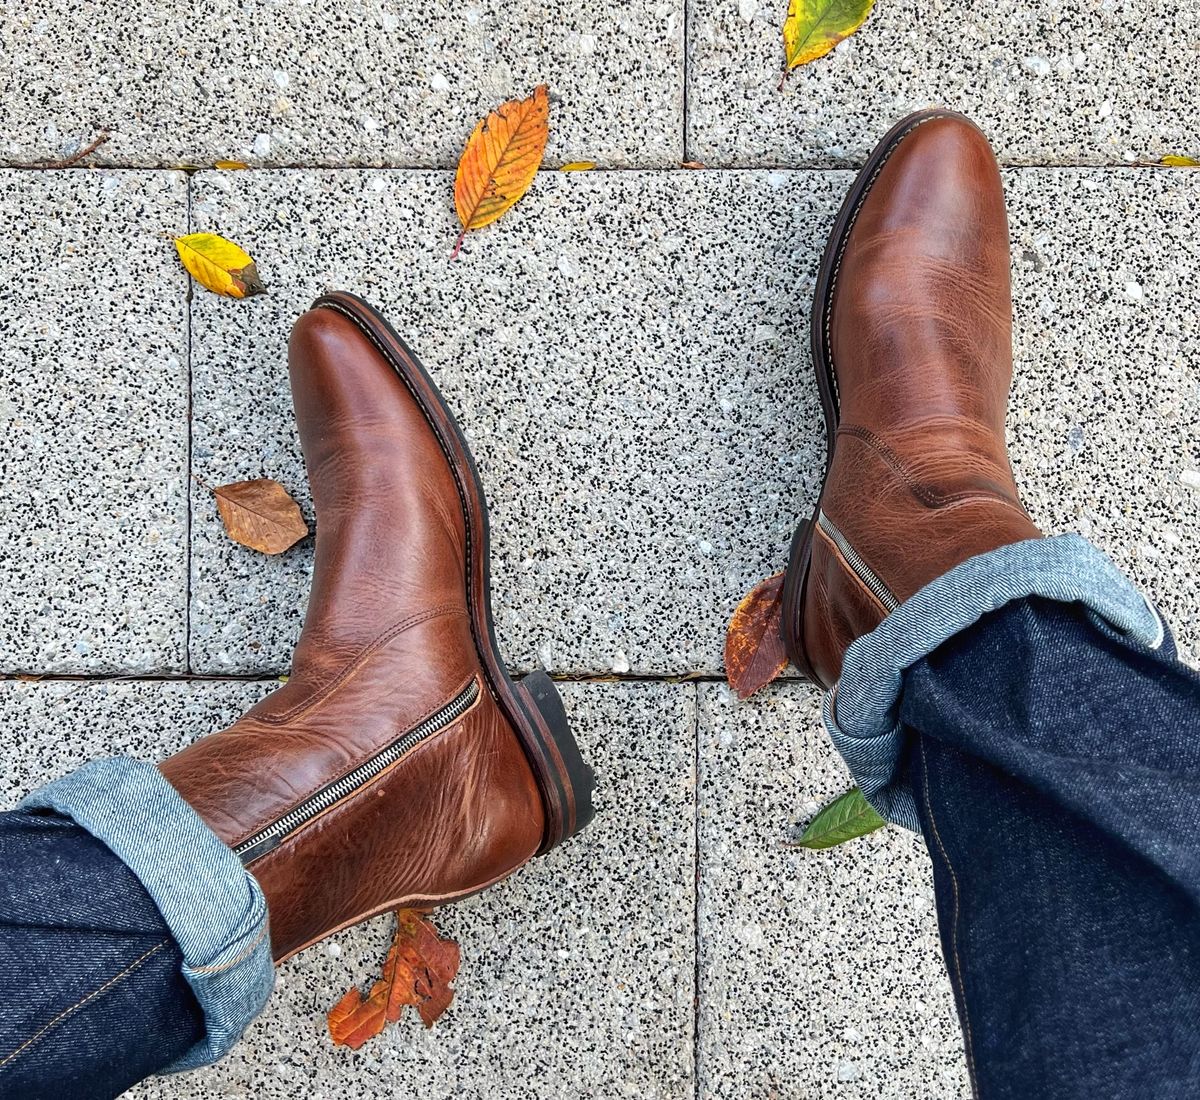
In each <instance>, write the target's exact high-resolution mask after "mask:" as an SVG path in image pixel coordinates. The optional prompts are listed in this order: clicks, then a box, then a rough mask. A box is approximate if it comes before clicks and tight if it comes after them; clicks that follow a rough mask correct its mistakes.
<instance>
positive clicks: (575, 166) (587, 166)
mask: <svg viewBox="0 0 1200 1100" xmlns="http://www.w3.org/2000/svg"><path fill="white" fill-rule="evenodd" d="M595 167H596V162H595V161H594V160H573V161H570V162H568V163H567V164H564V165H563V166H562V167H561V168H560V169H559V171H560V172H590V171H591V170H592V169H593V168H595Z"/></svg>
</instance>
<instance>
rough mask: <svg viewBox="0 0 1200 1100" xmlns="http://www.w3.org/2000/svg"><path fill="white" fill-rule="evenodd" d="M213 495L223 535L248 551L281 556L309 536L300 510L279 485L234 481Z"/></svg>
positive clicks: (264, 481) (262, 480)
mask: <svg viewBox="0 0 1200 1100" xmlns="http://www.w3.org/2000/svg"><path fill="white" fill-rule="evenodd" d="M213 494H214V495H215V496H216V498H217V511H218V512H220V513H221V521H222V522H223V523H224V524H225V532H226V534H228V535H229V537H230V538H231V539H233V541H234V542H240V543H241V544H242V545H243V546H248V547H250V549H251V550H261V551H262V552H263V553H264V554H282V553H283V551H284V550H286V549H287V548H288V547H289V546H292V545H294V544H295V543H297V542H299V541H300V540H301V539H302V538H304V536H305V535H307V534H308V524H307V523H305V522H304V517H303V516H302V515H301V514H300V506H299V505H298V504H297V503H296V502H295V501H294V500H292V498H291V497H290V496H289V495H288V491H287V490H286V489H285V488H284V487H283V486H282V485H280V484H279V482H278V481H272V480H271V479H270V478H267V477H260V478H255V479H254V480H253V481H235V482H233V483H232V484H230V485H221V486H218V487H217V488H216V489H214V490H213Z"/></svg>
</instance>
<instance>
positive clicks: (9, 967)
mask: <svg viewBox="0 0 1200 1100" xmlns="http://www.w3.org/2000/svg"><path fill="white" fill-rule="evenodd" d="M0 868H3V874H2V875H0V1005H2V1006H3V1007H2V1008H0V1097H11V1098H13V1100H16V1098H21V1100H39V1098H42V1097H46V1098H49V1100H63V1098H64V1097H72V1098H80V1100H90V1098H93V1097H95V1098H100V1097H113V1096H117V1095H118V1094H119V1093H121V1092H123V1091H124V1090H125V1089H127V1088H129V1087H130V1086H131V1085H132V1084H134V1083H135V1082H137V1081H139V1080H141V1079H142V1078H144V1077H147V1076H149V1075H150V1074H152V1073H154V1072H156V1071H158V1070H161V1069H163V1068H164V1067H166V1066H167V1065H169V1064H170V1063H172V1062H174V1061H175V1060H176V1059H178V1058H179V1057H181V1056H182V1055H183V1054H184V1053H185V1052H186V1051H187V1050H188V1049H190V1048H191V1047H193V1046H194V1045H195V1044H196V1043H197V1042H199V1041H200V1039H201V1038H202V1037H203V1035H204V1018H203V1014H202V1013H201V1010H200V1006H199V1004H198V1003H197V1001H196V998H195V996H194V995H193V993H192V990H191V987H190V986H189V984H188V982H187V981H186V980H185V978H184V976H183V973H182V962H183V957H182V954H181V952H180V950H179V947H178V946H177V944H176V942H175V940H174V938H173V937H172V935H171V932H170V931H169V930H168V928H167V926H166V924H165V923H164V921H163V918H162V916H161V915H160V913H159V910H158V908H157V907H156V906H155V904H154V902H153V901H152V900H151V898H150V896H149V894H147V892H146V890H145V888H144V887H143V886H142V884H141V882H140V881H139V880H138V878H137V877H136V876H135V875H134V874H133V872H132V871H130V870H129V868H128V867H127V866H126V865H125V864H124V863H123V862H122V861H121V860H120V859H119V858H118V857H117V856H116V855H114V854H113V852H112V851H111V850H110V849H109V848H108V847H107V846H106V845H104V844H103V843H101V842H100V841H99V840H97V839H96V838H95V837H93V836H92V835H91V834H90V833H88V832H86V831H85V830H84V829H82V828H80V827H79V826H77V825H75V824H73V823H72V822H70V821H68V820H66V819H65V818H62V817H59V816H57V815H54V814H44V813H37V814H35V813H28V812H23V811H14V812H10V813H2V814H0Z"/></svg>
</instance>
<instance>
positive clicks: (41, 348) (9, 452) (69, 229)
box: [0, 171, 188, 672]
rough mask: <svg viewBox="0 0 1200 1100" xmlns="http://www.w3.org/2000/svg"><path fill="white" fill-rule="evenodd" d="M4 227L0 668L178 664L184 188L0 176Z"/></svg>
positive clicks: (140, 177)
mask: <svg viewBox="0 0 1200 1100" xmlns="http://www.w3.org/2000/svg"><path fill="white" fill-rule="evenodd" d="M0 224H3V225H5V226H6V229H5V251H6V259H5V269H6V273H5V278H4V282H5V285H4V290H3V293H0V436H2V437H3V440H4V443H3V447H2V448H0V516H2V517H3V518H2V519H0V590H3V592H4V595H5V600H4V614H3V616H0V670H7V671H12V670H34V671H38V672H47V671H55V672H99V671H111V670H117V669H121V670H128V671H157V670H169V669H177V668H180V667H182V665H183V662H184V659H185V652H184V651H185V641H184V634H185V616H186V595H185V593H186V588H187V568H186V554H187V546H186V529H187V492H186V489H185V479H186V477H187V401H188V398H187V361H186V356H187V326H186V301H185V295H186V289H187V288H186V276H185V275H184V273H183V271H182V269H181V268H180V267H179V261H178V259H177V258H176V256H175V250H174V249H173V248H172V246H171V241H170V236H171V234H174V233H179V232H182V231H185V230H186V227H187V195H186V182H185V179H184V177H183V176H182V175H181V174H178V173H174V172H160V173H144V172H70V173H68V172H60V173H44V172H17V171H7V172H0Z"/></svg>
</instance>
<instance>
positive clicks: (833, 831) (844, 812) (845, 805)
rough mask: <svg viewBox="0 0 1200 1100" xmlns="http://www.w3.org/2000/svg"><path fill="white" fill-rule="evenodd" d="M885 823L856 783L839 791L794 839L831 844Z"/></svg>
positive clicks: (819, 845) (816, 845)
mask: <svg viewBox="0 0 1200 1100" xmlns="http://www.w3.org/2000/svg"><path fill="white" fill-rule="evenodd" d="M886 824H887V822H886V821H884V820H883V818H882V817H880V816H879V814H877V813H876V812H875V807H873V806H872V805H871V803H869V802H868V801H867V800H866V798H865V797H864V796H863V793H862V791H860V790H859V789H858V788H857V787H851V788H850V790H848V791H847V792H846V793H845V794H841V795H838V797H837V798H835V799H834V800H833V801H832V802H830V803H829V805H828V806H825V807H823V808H822V809H821V811H820V812H819V813H818V814H817V816H816V817H814V818H813V819H812V821H810V822H809V823H808V828H807V829H805V830H804V833H803V835H802V836H801V837H800V839H799V840H798V841H796V843H797V844H798V845H799V846H800V847H801V848H832V847H833V846H834V845H835V844H845V843H846V841H847V840H853V839H854V838H855V837H858V836H866V835H867V833H873V832H875V830H876V829H882V828H883V827H884V826H885V825H886Z"/></svg>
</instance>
